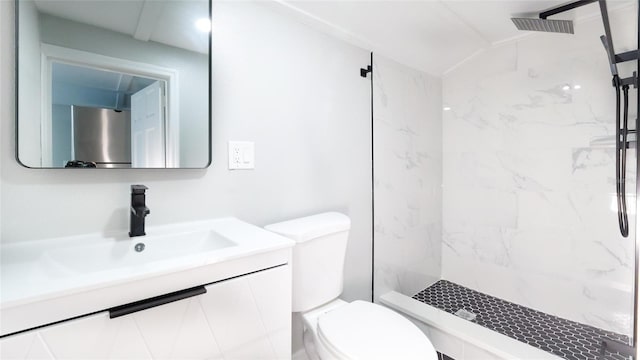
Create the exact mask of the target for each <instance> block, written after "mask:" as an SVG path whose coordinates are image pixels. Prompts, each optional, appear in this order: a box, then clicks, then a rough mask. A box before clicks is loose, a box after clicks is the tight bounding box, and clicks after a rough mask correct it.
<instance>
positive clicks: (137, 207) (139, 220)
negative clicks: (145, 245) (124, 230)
mask: <svg viewBox="0 0 640 360" xmlns="http://www.w3.org/2000/svg"><path fill="white" fill-rule="evenodd" d="M147 189H148V187H146V186H144V185H131V214H130V215H131V217H130V221H129V236H130V237H134V236H144V235H146V234H145V232H144V218H145V216H147V215H149V213H150V211H149V208H148V207H147V205H145V197H144V192H145V190H147Z"/></svg>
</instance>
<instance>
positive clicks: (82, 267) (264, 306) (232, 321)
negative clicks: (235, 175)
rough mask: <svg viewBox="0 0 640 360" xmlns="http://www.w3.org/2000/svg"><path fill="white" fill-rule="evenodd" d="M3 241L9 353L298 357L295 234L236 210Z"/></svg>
mask: <svg viewBox="0 0 640 360" xmlns="http://www.w3.org/2000/svg"><path fill="white" fill-rule="evenodd" d="M147 234H148V235H147V236H145V237H137V238H129V237H128V236H127V235H126V234H125V233H123V234H107V235H104V234H90V235H83V236H75V237H67V238H58V239H46V240H39V241H32V242H28V243H18V244H8V245H4V246H3V247H2V253H1V256H2V261H1V266H2V268H1V273H0V276H1V280H2V281H1V288H0V290H1V291H0V296H1V304H0V331H1V334H2V337H1V338H0V358H2V359H13V358H20V359H25V358H26V359H29V358H38V359H43V358H44V359H56V358H65V359H67V358H76V359H82V358H84V359H86V358H101V359H102V358H105V359H106V358H135V359H145V358H167V359H168V358H176V359H177V358H190V359H215V358H250V359H254V358H279V359H282V358H290V356H291V268H290V258H291V248H292V246H293V242H292V241H290V240H288V239H286V238H284V237H280V236H278V235H275V234H273V233H270V232H268V231H265V230H263V229H261V228H258V227H256V226H253V225H250V224H247V223H245V222H242V221H240V220H237V219H234V218H225V219H217V220H211V221H202V222H191V223H183V224H178V225H171V226H159V227H150V228H148V229H147Z"/></svg>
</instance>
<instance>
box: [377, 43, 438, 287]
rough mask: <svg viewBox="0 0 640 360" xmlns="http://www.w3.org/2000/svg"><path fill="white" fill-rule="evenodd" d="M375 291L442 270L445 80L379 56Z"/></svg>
mask: <svg viewBox="0 0 640 360" xmlns="http://www.w3.org/2000/svg"><path fill="white" fill-rule="evenodd" d="M373 74H374V89H373V94H374V95H373V101H374V104H373V106H374V112H373V113H374V128H373V130H374V131H373V133H374V144H375V148H374V159H375V164H374V172H375V173H374V191H375V199H374V201H375V218H374V227H375V228H374V234H375V249H374V264H375V270H374V271H375V276H374V279H375V284H374V285H375V286H374V289H375V298H376V299H377V297H378V296H379V295H382V294H384V293H386V292H388V291H390V290H395V291H398V292H401V293H404V294H407V295H413V294H414V293H416V292H418V291H420V290H421V289H423V288H425V287H426V286H427V285H429V284H431V283H433V282H435V281H436V280H438V279H439V278H440V271H441V263H440V257H441V244H442V242H441V235H442V188H441V184H442V112H441V106H442V82H441V80H440V79H438V78H435V77H432V76H429V75H427V74H425V73H422V72H420V71H417V70H413V69H410V68H408V67H406V66H403V65H400V64H398V63H396V62H394V61H391V60H388V59H385V58H384V57H381V56H378V55H375V56H374V71H373Z"/></svg>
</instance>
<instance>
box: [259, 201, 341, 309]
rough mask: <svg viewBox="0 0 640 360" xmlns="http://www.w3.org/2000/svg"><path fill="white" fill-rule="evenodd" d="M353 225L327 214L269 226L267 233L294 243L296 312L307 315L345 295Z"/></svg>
mask: <svg viewBox="0 0 640 360" xmlns="http://www.w3.org/2000/svg"><path fill="white" fill-rule="evenodd" d="M350 228H351V221H350V220H349V217H347V216H346V215H344V214H341V213H338V212H328V213H322V214H318V215H313V216H307V217H303V218H299V219H294V220H289V221H284V222H280V223H277V224H271V225H267V226H266V227H265V229H267V230H269V231H272V232H274V233H277V234H280V235H282V236H286V237H288V238H290V239H293V240H294V241H295V242H296V245H295V246H294V248H293V260H292V269H293V284H292V286H293V312H304V311H307V310H310V309H313V308H315V307H318V306H320V305H322V304H325V303H327V302H329V301H331V300H333V299H336V298H337V297H338V296H340V294H341V293H342V285H343V274H344V257H345V253H346V250H347V239H348V238H349V229H350Z"/></svg>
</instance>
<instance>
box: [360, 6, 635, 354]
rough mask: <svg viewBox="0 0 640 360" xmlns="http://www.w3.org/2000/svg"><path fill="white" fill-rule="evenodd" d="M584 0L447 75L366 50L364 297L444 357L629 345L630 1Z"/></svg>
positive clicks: (605, 350)
mask: <svg viewBox="0 0 640 360" xmlns="http://www.w3.org/2000/svg"><path fill="white" fill-rule="evenodd" d="M583 3H584V4H580V5H581V6H580V8H581V9H580V10H579V11H578V9H576V10H571V11H569V12H566V13H562V14H557V15H553V16H550V18H551V19H563V18H572V19H573V20H574V21H573V23H572V24H570V25H572V26H573V27H574V28H575V29H572V30H574V34H566V33H551V32H533V31H523V32H522V36H520V37H517V38H515V39H512V40H510V41H506V42H504V43H501V44H497V45H494V46H490V47H487V48H486V49H485V50H483V51H481V52H479V53H476V54H474V55H473V56H472V57H470V58H468V59H466V60H465V61H463V62H462V63H460V64H458V65H456V66H454V67H452V68H451V69H450V70H449V71H447V72H446V73H445V75H444V76H442V77H435V76H430V75H428V74H425V73H422V72H419V71H417V70H413V69H411V68H408V67H406V66H403V65H401V64H399V63H396V62H394V61H393V60H390V59H387V58H384V57H382V56H378V55H376V54H375V52H374V54H373V56H372V58H373V61H372V62H373V64H372V65H373V66H372V68H373V71H372V74H371V75H369V76H371V79H372V94H373V96H372V107H373V116H372V127H373V182H374V184H373V185H374V186H373V189H374V196H373V201H374V211H373V226H374V229H373V230H374V247H373V274H374V276H373V293H374V295H373V297H374V301H376V302H380V303H383V304H385V305H387V306H389V307H391V308H393V309H395V310H397V311H400V312H402V313H404V314H406V315H408V317H410V318H411V319H412V320H414V322H415V323H416V324H417V325H418V326H419V327H421V328H422V329H423V330H424V331H425V332H426V333H427V334H428V335H429V337H430V339H431V341H432V342H433V344H434V346H435V347H436V348H437V350H438V351H439V352H441V353H443V354H445V355H447V356H449V357H451V358H453V359H456V360H460V359H513V358H521V359H547V358H548V359H601V358H604V359H629V358H631V355H630V351H631V347H633V346H634V344H635V339H634V335H635V327H636V319H635V317H634V314H636V313H637V311H636V310H635V307H636V301H637V299H636V298H635V296H634V292H635V291H636V290H635V287H636V285H635V283H636V278H635V277H636V272H637V269H636V261H637V260H636V241H637V240H636V237H637V234H636V222H637V205H636V189H637V186H636V176H637V161H638V159H637V156H636V126H637V120H636V119H637V113H638V112H637V109H638V91H637V88H636V84H634V82H633V80H634V79H636V76H637V74H636V72H637V71H638V61H637V51H636V50H637V49H638V16H639V13H638V1H637V0H635V1H611V0H609V1H607V2H606V3H605V6H607V5H608V8H606V9H605V10H604V11H605V12H606V20H607V21H603V16H602V14H603V13H602V11H603V9H602V3H604V1H595V2H594V1H586V2H583ZM544 4H545V2H540V6H541V8H540V9H539V10H540V12H544V11H545V10H549V9H548V8H544V6H545V5H544ZM582 5H583V6H582ZM541 17H542V16H541ZM518 21H519V22H520V24H518ZM533 21H534V23H535V24H533V25H532V24H529V25H527V24H526V22H527V20H514V24H515V25H518V26H519V27H520V26H524V27H525V28H526V27H527V26H528V27H529V29H527V30H533V29H532V27H536V26H542V25H546V24H544V23H543V22H540V21H538V20H533ZM607 22H608V23H607ZM523 24H524V25H523ZM560 25H568V24H567V23H565V24H560ZM607 27H608V28H609V29H607ZM565 32H568V30H567V31H565ZM603 35H604V38H602V36H603ZM612 59H613V60H612ZM614 75H617V76H614ZM616 79H617V80H616ZM625 84H626V86H625ZM625 103H626V106H625ZM616 108H618V109H620V110H619V112H618V114H617V112H616ZM625 108H626V111H625ZM625 119H626V120H625ZM625 123H626V127H625Z"/></svg>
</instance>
